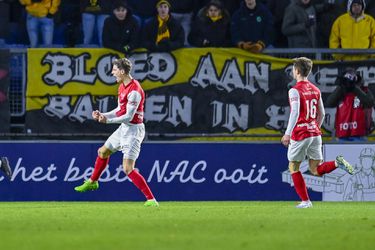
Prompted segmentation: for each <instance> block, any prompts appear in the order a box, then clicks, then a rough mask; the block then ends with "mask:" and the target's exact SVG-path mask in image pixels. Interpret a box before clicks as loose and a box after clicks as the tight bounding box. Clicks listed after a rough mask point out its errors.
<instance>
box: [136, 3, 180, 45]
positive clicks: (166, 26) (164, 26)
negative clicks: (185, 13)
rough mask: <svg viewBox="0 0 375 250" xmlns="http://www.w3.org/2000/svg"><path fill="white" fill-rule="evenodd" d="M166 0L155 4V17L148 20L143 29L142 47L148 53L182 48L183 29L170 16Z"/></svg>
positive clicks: (168, 4)
mask: <svg viewBox="0 0 375 250" xmlns="http://www.w3.org/2000/svg"><path fill="white" fill-rule="evenodd" d="M170 8H171V5H170V3H169V2H168V1H167V0H160V1H159V2H158V3H157V4H156V9H157V12H158V14H157V16H156V17H153V18H151V19H149V20H148V21H147V22H146V23H145V25H144V29H143V39H142V42H143V43H144V47H145V48H147V49H148V50H150V51H158V52H169V51H172V50H175V49H179V48H182V47H183V46H184V37H185V35H184V29H183V28H182V26H181V24H179V23H178V22H177V21H176V19H174V18H173V16H171V15H170V12H169V10H170Z"/></svg>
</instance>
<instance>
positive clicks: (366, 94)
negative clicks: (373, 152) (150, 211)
mask: <svg viewBox="0 0 375 250" xmlns="http://www.w3.org/2000/svg"><path fill="white" fill-rule="evenodd" d="M336 84H337V87H336V89H335V90H334V91H333V92H332V93H331V94H330V95H329V96H328V97H327V100H326V103H325V105H326V107H331V108H335V107H336V119H335V136H336V138H338V140H339V141H341V142H347V141H364V140H366V137H365V136H367V135H368V133H369V132H370V130H371V129H372V128H371V126H372V108H373V107H374V105H375V99H374V96H373V95H372V93H371V91H370V90H369V89H368V87H367V86H364V85H365V84H364V82H363V80H362V77H361V76H360V75H359V74H358V73H357V72H356V71H355V69H354V68H346V69H345V71H344V72H343V74H342V75H341V76H339V77H338V78H337V81H336Z"/></svg>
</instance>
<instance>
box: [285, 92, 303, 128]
mask: <svg viewBox="0 0 375 250" xmlns="http://www.w3.org/2000/svg"><path fill="white" fill-rule="evenodd" d="M288 97H289V104H290V116H289V121H288V126H287V128H286V131H285V134H286V135H291V134H292V131H293V129H294V127H295V126H296V124H297V121H298V116H299V107H300V97H299V93H298V91H297V90H296V89H294V88H291V89H290V90H289V92H288Z"/></svg>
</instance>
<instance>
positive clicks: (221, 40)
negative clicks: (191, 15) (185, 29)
mask: <svg viewBox="0 0 375 250" xmlns="http://www.w3.org/2000/svg"><path fill="white" fill-rule="evenodd" d="M229 24H230V16H229V13H228V11H227V10H225V9H224V8H223V5H222V3H221V2H220V1H219V0H211V2H210V3H208V4H207V5H206V6H205V7H203V8H202V9H201V10H200V11H199V12H198V15H197V17H196V19H195V21H194V23H193V25H192V28H191V32H190V34H189V43H190V44H191V45H193V46H195V47H227V46H229V45H230V40H229V36H230V34H229Z"/></svg>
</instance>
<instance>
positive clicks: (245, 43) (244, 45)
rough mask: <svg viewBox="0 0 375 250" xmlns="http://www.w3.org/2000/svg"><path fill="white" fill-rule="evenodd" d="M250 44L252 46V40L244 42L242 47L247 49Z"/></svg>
mask: <svg viewBox="0 0 375 250" xmlns="http://www.w3.org/2000/svg"><path fill="white" fill-rule="evenodd" d="M251 46H253V43H252V42H244V44H243V46H242V48H243V49H244V50H247V51H249V49H250V48H251Z"/></svg>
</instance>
